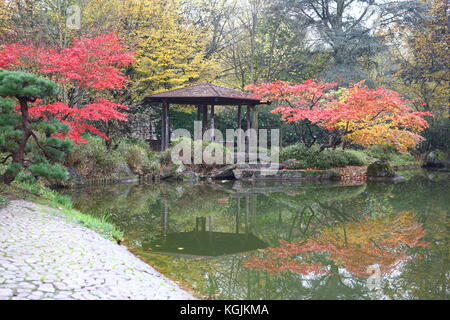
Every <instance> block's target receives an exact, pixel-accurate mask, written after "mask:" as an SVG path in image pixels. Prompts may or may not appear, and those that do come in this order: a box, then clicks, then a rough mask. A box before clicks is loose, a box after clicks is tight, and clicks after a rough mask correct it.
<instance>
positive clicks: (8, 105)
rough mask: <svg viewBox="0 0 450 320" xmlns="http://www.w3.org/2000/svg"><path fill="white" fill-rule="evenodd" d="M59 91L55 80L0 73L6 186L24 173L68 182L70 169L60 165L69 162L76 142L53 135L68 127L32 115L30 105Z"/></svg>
mask: <svg viewBox="0 0 450 320" xmlns="http://www.w3.org/2000/svg"><path fill="white" fill-rule="evenodd" d="M57 92H58V88H57V85H56V84H55V83H53V82H52V81H49V80H45V79H42V78H39V77H37V76H35V75H32V74H29V73H24V72H17V71H6V70H0V155H2V158H1V159H0V163H2V164H6V165H7V168H6V171H5V172H4V173H3V175H1V176H0V180H2V181H3V182H4V183H6V184H10V183H11V182H12V181H14V180H15V179H16V177H17V176H18V175H19V174H21V173H23V174H28V175H29V176H30V175H31V176H32V177H35V178H38V177H43V178H46V179H48V180H50V181H61V180H65V179H67V177H68V175H67V171H66V169H65V168H64V167H63V166H61V165H60V164H58V163H61V162H62V161H64V160H65V158H66V156H67V155H68V154H69V153H70V152H71V150H72V148H73V143H72V142H71V141H69V140H61V139H58V138H56V137H54V136H53V135H54V134H55V133H63V132H67V131H68V129H69V128H68V126H67V125H65V124H62V123H60V122H59V121H57V120H46V119H43V118H39V119H36V118H32V117H31V116H30V115H29V107H30V105H29V104H30V103H32V102H35V101H36V99H45V98H50V97H52V96H55V95H56V94H57ZM16 106H17V107H16Z"/></svg>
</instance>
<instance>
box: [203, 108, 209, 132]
mask: <svg viewBox="0 0 450 320" xmlns="http://www.w3.org/2000/svg"><path fill="white" fill-rule="evenodd" d="M202 109H203V120H202V135H203V134H205V131H206V130H207V129H208V106H207V105H203V106H202ZM202 140H203V137H202Z"/></svg>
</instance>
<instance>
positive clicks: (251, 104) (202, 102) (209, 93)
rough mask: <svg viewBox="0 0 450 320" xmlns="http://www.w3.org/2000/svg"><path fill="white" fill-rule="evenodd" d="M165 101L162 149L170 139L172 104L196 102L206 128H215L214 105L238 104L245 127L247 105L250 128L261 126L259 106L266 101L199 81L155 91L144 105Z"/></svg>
mask: <svg viewBox="0 0 450 320" xmlns="http://www.w3.org/2000/svg"><path fill="white" fill-rule="evenodd" d="M152 103H160V104H162V125H161V149H162V150H163V151H164V150H166V149H167V148H168V147H169V142H170V131H169V128H170V116H169V108H170V105H171V104H178V105H192V106H196V107H197V120H198V121H202V127H203V131H206V130H207V129H208V128H212V129H214V128H215V114H214V106H237V116H236V119H237V128H242V123H241V117H242V115H241V114H242V106H247V114H246V122H247V125H246V128H244V129H249V128H254V129H256V130H257V129H258V113H257V110H256V106H257V105H259V104H266V102H263V101H261V100H260V99H258V98H256V97H255V96H253V95H251V94H249V93H245V92H241V91H238V90H234V89H229V88H224V87H221V86H218V85H214V84H211V83H202V84H196V85H192V86H188V87H184V88H180V89H174V90H169V91H165V92H159V93H155V94H152V95H150V96H148V97H146V98H145V99H144V104H152ZM208 109H209V110H208Z"/></svg>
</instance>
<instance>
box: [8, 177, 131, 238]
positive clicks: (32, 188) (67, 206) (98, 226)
mask: <svg viewBox="0 0 450 320" xmlns="http://www.w3.org/2000/svg"><path fill="white" fill-rule="evenodd" d="M2 193H4V194H7V195H9V196H12V197H17V198H22V199H25V200H29V201H33V202H36V203H39V204H43V205H47V206H49V207H52V208H55V209H58V210H60V211H61V213H63V215H62V216H63V217H64V218H66V219H67V220H68V221H70V222H74V223H76V224H79V225H81V226H83V227H86V228H88V229H91V230H93V231H95V232H97V233H99V234H100V235H101V236H103V237H104V238H107V239H110V240H115V241H121V240H122V239H123V237H124V234H123V232H122V231H120V230H119V229H118V228H117V227H116V226H115V225H114V224H112V223H110V222H109V221H108V218H107V216H106V215H105V216H103V217H101V218H97V217H93V216H90V215H88V214H85V213H82V212H80V211H77V210H75V209H73V204H72V200H71V199H70V198H69V197H67V196H64V195H61V194H59V193H58V192H56V191H54V190H50V189H48V188H46V187H45V186H42V185H39V184H27V183H17V182H15V183H13V184H12V185H10V186H4V185H2Z"/></svg>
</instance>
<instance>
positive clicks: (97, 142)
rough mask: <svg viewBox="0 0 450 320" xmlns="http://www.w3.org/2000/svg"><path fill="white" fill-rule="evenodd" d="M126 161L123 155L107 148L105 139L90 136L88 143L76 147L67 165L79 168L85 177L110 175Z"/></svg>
mask: <svg viewBox="0 0 450 320" xmlns="http://www.w3.org/2000/svg"><path fill="white" fill-rule="evenodd" d="M124 162H125V161H124V159H123V158H122V155H121V154H120V153H118V152H114V151H113V150H107V148H106V146H105V142H104V141H103V139H101V138H98V137H90V138H89V142H88V143H84V144H80V145H77V146H76V147H75V150H74V152H73V154H72V155H71V156H70V158H69V161H68V162H67V165H68V166H69V167H72V168H75V169H77V171H78V172H79V173H80V174H81V175H82V176H85V177H88V176H89V177H93V176H98V175H108V174H110V173H111V172H112V171H114V170H115V169H116V168H117V167H119V166H120V165H121V164H123V163H124Z"/></svg>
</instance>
